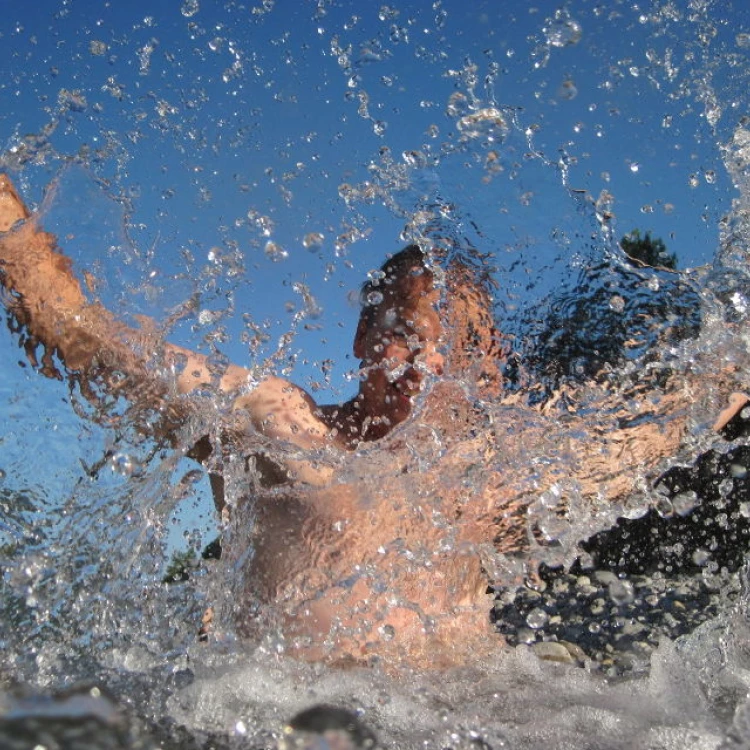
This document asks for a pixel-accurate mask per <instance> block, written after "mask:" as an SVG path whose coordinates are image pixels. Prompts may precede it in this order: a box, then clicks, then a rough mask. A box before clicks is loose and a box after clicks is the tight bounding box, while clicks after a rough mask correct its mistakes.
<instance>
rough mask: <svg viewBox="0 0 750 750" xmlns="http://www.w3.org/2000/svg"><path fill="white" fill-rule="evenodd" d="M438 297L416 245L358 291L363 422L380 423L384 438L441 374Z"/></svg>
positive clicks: (357, 346) (357, 353) (357, 347)
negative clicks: (434, 376) (430, 381)
mask: <svg viewBox="0 0 750 750" xmlns="http://www.w3.org/2000/svg"><path fill="white" fill-rule="evenodd" d="M437 296H438V292H437V290H436V289H435V287H434V274H433V272H432V271H431V270H430V268H429V267H428V266H427V264H426V263H425V255H424V253H423V252H422V250H420V248H419V247H417V246H416V245H410V246H409V247H407V248H405V249H404V250H401V251H400V252H399V253H396V255H394V256H393V257H392V258H390V259H389V260H387V261H386V262H385V263H384V264H383V266H382V267H381V268H380V270H379V271H378V272H377V273H375V274H373V278H371V279H370V280H369V281H368V282H367V283H366V284H365V285H364V286H363V287H362V292H361V298H362V302H363V308H362V313H361V315H360V320H359V325H358V326H357V334H356V337H355V340H354V354H355V356H357V357H359V358H360V359H361V360H362V365H363V372H364V378H363V380H362V383H361V386H360V401H361V403H362V405H363V407H364V410H365V411H366V412H367V416H370V417H373V418H379V419H381V420H382V424H383V429H382V432H383V433H384V432H386V431H387V429H389V428H390V427H391V426H393V425H394V424H398V423H399V422H401V421H403V420H404V419H405V418H406V417H407V416H408V414H409V412H410V410H411V399H412V397H413V396H415V395H416V393H417V392H418V391H419V390H420V388H421V384H422V382H423V381H424V378H425V377H426V376H427V375H429V374H440V372H442V363H443V358H442V355H441V354H440V353H439V352H438V350H437V345H438V342H439V339H440V335H441V326H440V319H439V317H438V315H437V312H436V311H435V303H436V301H437ZM376 432H377V431H376Z"/></svg>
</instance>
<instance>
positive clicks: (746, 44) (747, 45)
mask: <svg viewBox="0 0 750 750" xmlns="http://www.w3.org/2000/svg"><path fill="white" fill-rule="evenodd" d="M734 41H735V44H736V45H737V46H738V47H742V48H743V49H750V34H746V33H744V32H742V33H740V34H737V36H736V37H735V38H734Z"/></svg>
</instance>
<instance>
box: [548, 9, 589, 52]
mask: <svg viewBox="0 0 750 750" xmlns="http://www.w3.org/2000/svg"><path fill="white" fill-rule="evenodd" d="M542 31H544V35H545V37H546V38H547V43H548V44H549V45H550V46H551V47H569V46H572V45H574V44H578V42H580V41H581V36H582V35H583V29H582V28H581V24H579V23H578V22H577V21H575V20H574V19H572V18H571V17H570V14H569V13H568V11H567V10H565V9H564V8H561V9H560V10H558V11H556V12H555V16H554V18H553V19H552V20H551V21H550V22H549V23H548V24H547V26H545V27H544V28H543V29H542Z"/></svg>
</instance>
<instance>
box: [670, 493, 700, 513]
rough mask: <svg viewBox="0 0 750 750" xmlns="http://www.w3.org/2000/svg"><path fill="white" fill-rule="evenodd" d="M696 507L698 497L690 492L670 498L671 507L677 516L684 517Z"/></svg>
mask: <svg viewBox="0 0 750 750" xmlns="http://www.w3.org/2000/svg"><path fill="white" fill-rule="evenodd" d="M696 505H698V495H697V494H696V493H695V492H693V491H692V490H691V491H689V492H681V493H680V494H679V495H675V497H673V498H672V507H673V508H674V512H675V513H677V515H678V516H685V515H687V514H688V513H690V511H691V510H693V508H695V506H696Z"/></svg>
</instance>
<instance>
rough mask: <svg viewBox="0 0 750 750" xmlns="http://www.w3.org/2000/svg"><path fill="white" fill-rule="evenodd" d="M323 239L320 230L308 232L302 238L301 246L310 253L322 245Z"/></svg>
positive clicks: (317, 250)
mask: <svg viewBox="0 0 750 750" xmlns="http://www.w3.org/2000/svg"><path fill="white" fill-rule="evenodd" d="M324 239H325V238H324V237H323V235H322V234H321V233H320V232H308V233H307V234H306V235H305V237H304V239H303V240H302V246H303V247H304V248H305V250H309V251H310V252H311V253H317V252H319V251H320V249H321V248H322V247H323V240H324Z"/></svg>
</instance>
